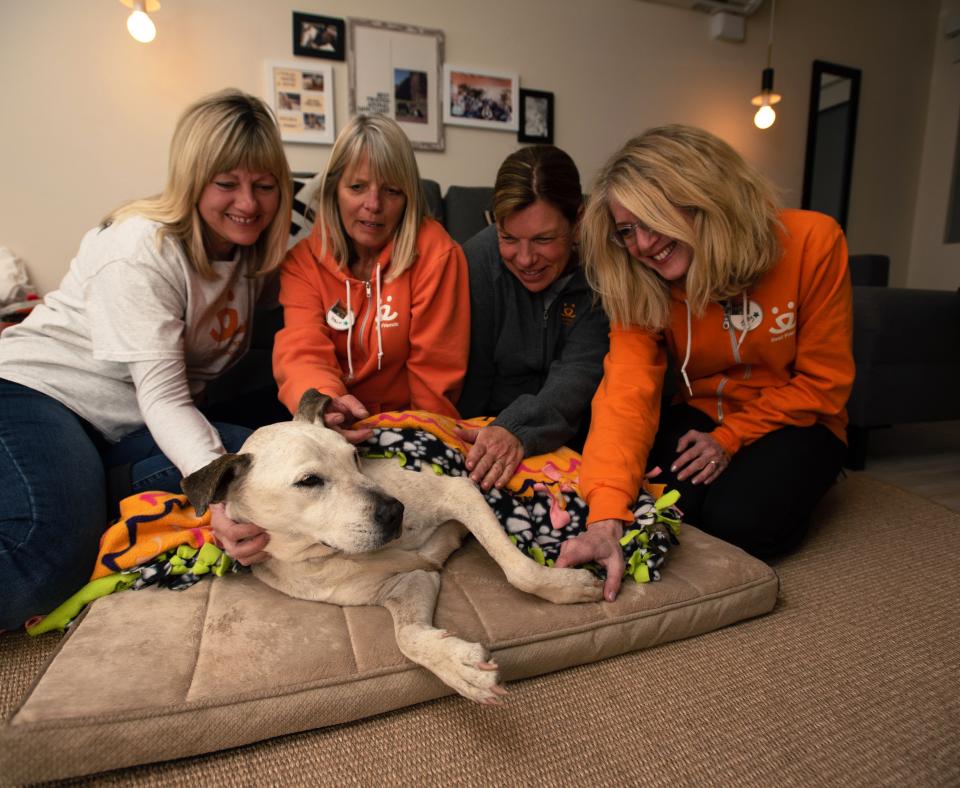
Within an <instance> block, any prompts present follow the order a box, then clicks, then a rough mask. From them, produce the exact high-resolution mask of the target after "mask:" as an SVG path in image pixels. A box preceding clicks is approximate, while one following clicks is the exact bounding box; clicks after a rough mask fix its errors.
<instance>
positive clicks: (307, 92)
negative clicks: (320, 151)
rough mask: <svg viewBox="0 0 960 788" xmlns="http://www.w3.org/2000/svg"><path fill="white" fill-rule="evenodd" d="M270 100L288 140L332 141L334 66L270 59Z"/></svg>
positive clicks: (329, 142)
mask: <svg viewBox="0 0 960 788" xmlns="http://www.w3.org/2000/svg"><path fill="white" fill-rule="evenodd" d="M266 76H267V89H266V95H267V101H268V103H269V104H270V106H271V107H272V108H273V111H274V113H275V114H276V116H277V125H278V126H280V137H281V138H282V139H283V141H284V142H313V143H319V144H321V145H332V144H333V139H334V135H335V128H334V122H333V66H330V65H323V64H320V63H318V64H317V65H316V66H304V65H303V64H302V63H280V62H277V61H274V60H270V61H267V74H266Z"/></svg>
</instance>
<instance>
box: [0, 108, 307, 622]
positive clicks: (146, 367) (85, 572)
mask: <svg viewBox="0 0 960 788" xmlns="http://www.w3.org/2000/svg"><path fill="white" fill-rule="evenodd" d="M290 204H291V196H290V173H289V168H288V166H287V162H286V158H285V156H284V152H283V146H282V143H281V141H280V135H279V132H278V130H277V127H276V123H275V121H274V119H273V116H272V115H271V113H270V111H269V109H268V108H267V107H266V106H265V105H264V104H263V102H262V101H260V100H259V99H257V98H255V97H253V96H249V95H246V94H244V93H241V92H239V91H236V90H226V91H222V92H220V93H216V94H214V95H212V96H207V97H205V98H203V99H200V100H199V101H197V102H196V103H195V104H193V105H192V106H190V107H189V108H188V109H187V110H186V112H185V113H184V114H183V115H182V116H181V118H180V120H179V122H178V124H177V127H176V130H175V132H174V136H173V141H172V143H171V148H170V163H169V173H168V179H167V185H166V188H165V189H164V191H163V192H162V193H161V194H159V195H157V196H155V197H150V198H147V199H143V200H138V201H136V202H133V203H131V204H129V205H126V206H124V207H122V208H120V209H119V210H117V211H116V212H114V213H113V214H111V215H110V216H108V217H107V218H106V219H105V220H104V221H103V222H102V223H101V224H100V225H99V226H98V227H96V228H94V229H93V230H90V232H88V233H87V234H86V236H85V237H84V238H83V241H82V242H81V244H80V250H79V252H78V253H77V256H76V257H75V258H74V260H73V262H72V263H71V265H70V269H69V272H68V273H67V275H66V276H65V277H64V279H63V281H62V282H61V284H60V287H59V288H58V289H57V290H56V291H54V292H52V293H50V294H49V295H48V296H47V297H46V299H45V300H44V303H43V304H42V305H40V306H38V307H37V308H36V309H34V311H33V312H32V313H31V315H30V316H29V317H28V318H27V319H26V320H24V322H23V323H22V324H20V325H19V326H16V327H13V328H10V329H8V330H7V331H6V332H4V334H3V335H2V337H0V586H2V587H3V589H4V590H3V593H2V595H0V630H3V629H10V628H13V627H16V626H19V625H20V624H21V623H23V622H24V621H26V620H27V619H28V618H30V617H31V616H33V615H35V614H42V613H47V612H49V611H50V610H52V609H53V608H54V607H55V606H56V605H57V604H59V603H60V602H61V601H63V599H65V598H66V597H67V596H69V595H70V594H71V593H73V592H74V591H76V590H77V589H78V588H79V587H80V586H82V585H83V584H84V583H85V582H86V581H87V579H88V578H89V576H90V572H91V571H92V569H93V564H94V560H95V558H96V554H97V548H98V543H99V537H100V534H101V533H102V532H103V530H104V528H105V527H106V525H107V518H108V516H109V506H108V501H107V493H106V486H107V477H108V475H112V474H114V473H115V471H114V470H113V469H116V468H122V469H127V468H129V482H130V483H131V484H132V491H133V492H140V491H145V490H166V491H170V492H178V491H179V481H180V478H181V476H185V475H187V474H189V473H191V472H192V471H194V470H197V469H198V468H201V467H203V466H204V465H205V464H207V463H208V462H209V461H210V460H212V459H214V458H216V457H217V456H219V455H220V454H222V453H223V451H224V447H225V445H226V447H227V448H228V449H231V450H236V449H237V448H239V444H240V443H242V441H243V440H244V438H245V437H246V435H247V434H249V430H246V429H245V428H242V427H236V426H233V425H220V424H217V425H213V424H211V423H210V422H209V421H207V419H206V418H205V416H204V415H203V414H202V413H201V412H200V410H199V409H198V408H197V405H196V402H197V399H198V398H199V397H200V395H201V393H202V391H203V388H204V386H205V384H206V382H207V381H209V380H211V379H213V378H215V377H217V376H218V375H219V374H221V373H222V372H224V371H225V370H226V369H228V368H229V367H230V366H231V365H232V364H233V363H234V362H236V361H237V359H239V358H240V357H241V356H242V355H243V354H244V352H246V349H247V347H248V345H249V337H250V330H251V320H252V317H253V311H254V305H255V303H256V301H257V299H258V297H259V296H260V294H261V291H262V290H263V288H264V282H265V281H266V274H268V273H269V272H270V271H271V270H273V269H274V268H275V267H276V266H277V265H278V264H279V262H280V260H281V258H282V256H283V253H284V251H285V245H286V238H287V233H288V228H289V216H290ZM214 517H215V518H220V519H221V520H223V519H225V515H224V514H223V511H222V509H218V510H217V511H216V512H215V514H214ZM217 525H218V526H219V527H220V529H221V530H223V529H224V528H231V527H234V526H235V524H232V523H229V521H228V522H226V523H224V522H219V523H217Z"/></svg>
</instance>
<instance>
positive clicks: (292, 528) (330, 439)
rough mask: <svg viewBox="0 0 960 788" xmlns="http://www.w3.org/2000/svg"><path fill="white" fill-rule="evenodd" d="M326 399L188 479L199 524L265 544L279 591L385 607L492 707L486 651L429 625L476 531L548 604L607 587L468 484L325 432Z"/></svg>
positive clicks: (266, 578)
mask: <svg viewBox="0 0 960 788" xmlns="http://www.w3.org/2000/svg"><path fill="white" fill-rule="evenodd" d="M328 402H329V397H326V396H324V395H322V394H319V393H318V392H316V391H315V390H311V391H308V392H307V393H306V394H304V396H303V399H302V400H301V402H300V407H299V409H298V411H297V415H296V416H295V417H294V419H293V421H290V422H284V423H281V424H271V425H269V426H267V427H261V428H260V429H258V430H257V431H256V432H254V433H253V435H251V436H250V437H249V438H248V439H247V441H246V442H245V443H244V445H243V447H242V449H241V451H240V453H239V454H226V455H224V456H222V457H220V458H218V459H217V460H215V461H214V462H212V463H211V464H210V465H208V466H207V467H206V468H203V469H201V470H199V471H197V472H195V473H193V474H191V475H190V476H188V477H187V478H186V479H184V480H183V489H184V492H186V494H187V496H188V497H189V498H190V501H191V503H192V504H193V506H194V508H195V509H196V510H197V512H198V513H200V514H202V513H203V512H204V511H205V510H206V508H207V506H209V504H211V503H215V502H217V501H225V502H226V513H227V515H229V516H230V517H231V518H232V519H234V520H237V521H241V522H250V523H256V524H257V525H259V526H260V527H261V528H263V529H264V530H266V531H267V532H268V533H269V534H270V547H269V551H270V554H271V556H272V558H271V559H270V560H268V561H266V562H264V563H261V564H257V565H256V566H254V568H253V571H254V573H255V575H256V576H257V577H258V578H259V579H260V580H262V581H263V582H264V583H266V584H267V585H269V586H272V587H273V588H276V589H277V590H279V591H282V592H283V593H285V594H288V595H290V596H293V597H297V598H300V599H312V600H316V601H318V602H330V603H332V604H336V605H382V606H383V607H385V608H386V609H387V610H389V611H390V614H391V615H392V616H393V622H394V629H395V634H396V639H397V645H398V646H399V648H400V651H401V652H403V654H404V655H405V656H407V657H408V658H409V659H410V660H412V661H413V662H416V663H418V664H420V665H423V666H424V667H425V668H427V669H429V670H431V671H432V672H433V673H435V674H436V675H437V676H439V677H440V679H442V680H443V681H444V682H445V683H446V684H448V685H449V686H451V687H453V689H455V690H456V691H457V692H459V693H460V694H461V695H464V696H465V697H467V698H471V699H473V700H476V701H480V702H485V703H491V702H495V700H496V698H497V696H498V695H501V694H503V693H504V692H505V690H504V689H503V688H502V687H500V686H499V683H498V682H499V679H498V675H497V666H496V664H495V663H493V662H491V661H490V655H489V653H488V652H487V650H486V649H485V648H484V647H483V646H481V645H480V644H478V643H468V642H466V641H464V640H461V639H459V638H456V637H451V636H448V635H447V633H446V632H444V631H442V630H439V629H436V628H435V627H434V626H433V612H434V607H435V606H436V601H437V594H438V593H439V591H440V575H439V571H440V569H441V568H442V567H443V564H444V562H445V561H446V560H447V558H448V557H449V556H450V554H451V553H452V552H453V551H454V550H456V549H457V548H458V547H459V546H460V543H461V541H462V540H463V538H464V536H465V535H466V532H467V531H469V532H470V533H472V534H473V535H474V536H475V537H476V538H477V541H479V542H480V544H481V545H482V546H483V547H484V549H486V551H487V552H488V553H489V554H490V556H491V557H492V558H493V559H494V560H495V561H496V562H497V564H499V565H500V567H501V568H502V569H503V571H504V573H505V574H506V577H507V580H508V581H509V582H510V583H511V584H512V585H513V586H515V587H516V588H519V589H520V590H522V591H526V592H528V593H531V594H536V595H537V596H540V597H543V598H544V599H547V600H549V601H551V602H556V603H571V602H595V601H598V600H599V599H600V598H601V592H602V584H601V582H600V581H599V580H598V579H597V578H596V577H594V576H593V575H592V574H591V573H590V572H588V571H586V570H584V569H553V568H547V567H544V566H541V565H539V564H537V563H536V562H535V561H533V560H531V559H530V558H528V557H526V556H525V555H524V554H523V553H521V552H520V550H518V549H517V548H516V547H515V546H514V544H513V543H512V542H511V541H510V539H509V537H508V536H507V535H506V533H504V531H503V529H502V528H501V527H500V524H499V523H498V522H497V519H496V517H495V515H494V514H493V511H492V510H491V509H490V507H489V506H488V505H487V503H486V501H484V499H483V495H482V494H481V493H480V491H479V490H478V489H477V488H476V487H475V486H474V484H473V482H471V481H470V480H469V479H468V478H467V477H450V476H438V475H437V474H435V473H433V472H432V471H425V472H421V473H417V472H414V471H409V470H404V469H403V468H402V467H400V465H399V463H398V462H397V461H396V460H368V459H362V458H360V457H359V456H358V454H357V451H356V449H355V448H354V447H353V446H351V445H350V444H349V443H348V442H347V441H346V440H344V439H343V438H342V437H341V436H340V435H339V434H338V433H337V432H335V431H334V430H331V429H328V428H326V427H325V426H323V410H324V408H325V407H326V405H327V403H328Z"/></svg>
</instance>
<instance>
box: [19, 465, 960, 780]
mask: <svg viewBox="0 0 960 788" xmlns="http://www.w3.org/2000/svg"><path fill="white" fill-rule="evenodd" d="M815 520H816V522H815V525H814V528H813V530H812V532H811V534H810V537H809V539H808V540H807V542H806V544H805V545H804V546H803V547H802V548H801V550H800V551H799V552H798V553H797V554H795V555H793V556H791V557H789V558H787V559H784V560H782V561H781V562H779V563H777V564H775V568H776V569H777V571H778V573H779V574H780V577H781V589H782V590H781V597H780V600H779V602H778V605H777V608H776V610H775V611H774V612H773V613H772V614H770V615H768V616H765V617H763V618H759V619H754V620H750V621H747V622H744V623H741V624H737V625H735V626H732V627H728V628H726V629H723V630H719V631H716V632H712V633H709V634H706V635H701V636H699V637H696V638H691V639H688V640H684V641H679V642H674V643H670V644H667V645H663V646H659V647H657V648H653V649H648V650H645V651H641V652H635V653H631V654H627V655H624V656H621V657H615V658H612V659H608V660H605V661H603V662H599V663H594V664H591V665H587V666H583V667H579V668H573V669H569V670H565V671H561V672H559V673H554V674H550V675H547V676H541V677H538V678H533V679H528V680H524V681H518V682H514V683H513V684H511V685H510V689H511V694H510V696H509V698H508V699H507V703H506V705H505V706H503V707H501V708H487V707H481V706H477V705H474V704H471V703H469V702H467V701H464V700H462V699H461V698H458V697H446V698H442V699H440V700H436V701H431V702H429V703H424V704H420V705H419V706H414V707H410V708H406V709H401V710H399V711H396V712H391V713H388V714H383V715H381V716H379V717H375V718H371V719H367V720H363V721H360V722H356V723H350V724H345V725H339V726H335V727H331V728H326V729H323V730H319V731H313V732H309V733H304V734H296V735H290V736H285V737H282V738H279V739H273V740H271V741H268V742H262V743H260V744H255V745H251V746H248V747H243V748H239V749H236V750H231V751H227V752H221V753H217V754H215V755H209V756H202V757H196V758H190V759H185V760H182V761H173V762H168V763H163V764H155V765H151V766H143V767H137V768H132V769H124V770H120V771H117V772H107V773H103V774H100V775H96V776H94V777H91V778H86V779H82V780H74V781H68V782H64V783H62V784H64V785H138V786H141V785H142V786H148V785H149V786H160V785H163V786H179V785H183V786H191V788H193V787H194V786H196V785H198V784H202V785H205V786H211V785H252V784H258V785H281V784H282V785H331V786H333V785H337V786H349V785H464V786H490V785H504V786H513V785H518V786H519V785H544V786H566V785H571V786H572V785H598V786H607V785H609V786H618V785H650V786H658V785H711V786H712V785H737V786H770V785H777V786H808V785H827V786H831V785H837V786H841V785H842V786H878V785H883V786H886V785H889V786H894V785H896V786H901V785H911V786H951V785H960V515H958V514H957V513H954V512H951V511H949V510H947V509H944V508H942V507H940V506H938V505H936V504H933V503H930V502H928V501H925V500H923V499H921V498H917V497H915V496H913V495H911V494H909V493H906V492H903V491H901V490H899V489H897V488H894V487H890V486H887V485H884V484H882V483H880V482H877V481H874V480H872V479H870V478H869V477H868V476H865V475H862V474H856V475H852V476H850V477H849V478H847V479H846V480H844V481H843V482H841V483H840V484H839V485H837V487H836V488H834V490H833V491H832V492H831V493H830V495H829V496H828V497H827V499H825V500H824V502H823V504H822V505H821V507H820V508H819V509H818V511H817V514H816V517H815ZM56 644H57V638H56V637H55V636H45V637H43V638H41V639H39V640H37V641H31V640H30V639H28V638H27V637H26V636H23V635H19V634H16V635H5V636H2V637H0V713H2V714H3V715H4V716H7V715H9V714H10V712H11V711H12V710H13V708H14V707H15V706H16V704H17V702H18V701H19V699H20V697H21V696H22V695H23V694H24V693H25V692H26V690H27V689H28V687H29V685H30V682H31V679H32V677H33V676H34V675H35V674H36V673H37V672H38V671H39V668H40V667H41V665H42V663H43V661H44V659H45V658H46V656H48V655H49V654H51V653H52V652H53V651H54V649H55V648H56ZM184 735H189V732H188V731H185V732H184ZM2 782H3V776H2V775H0V783H2Z"/></svg>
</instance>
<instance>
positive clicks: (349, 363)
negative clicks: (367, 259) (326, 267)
mask: <svg viewBox="0 0 960 788" xmlns="http://www.w3.org/2000/svg"><path fill="white" fill-rule="evenodd" d="M344 281H345V282H346V284H347V375H348V377H349V379H350V380H353V307H352V306H350V280H349V279H345V280H344Z"/></svg>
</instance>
